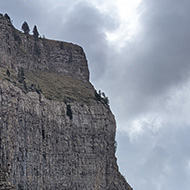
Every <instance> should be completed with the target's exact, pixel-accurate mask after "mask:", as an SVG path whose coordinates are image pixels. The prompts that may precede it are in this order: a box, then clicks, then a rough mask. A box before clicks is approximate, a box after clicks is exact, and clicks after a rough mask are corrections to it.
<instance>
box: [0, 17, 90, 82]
mask: <svg viewBox="0 0 190 190" xmlns="http://www.w3.org/2000/svg"><path fill="white" fill-rule="evenodd" d="M0 42H1V43H0V66H2V67H5V66H6V67H8V68H11V69H18V67H23V68H25V69H29V70H33V71H35V70H42V71H51V72H55V73H61V74H64V75H65V74H66V75H70V76H73V77H76V78H78V79H80V80H83V81H88V80H89V70H88V66H87V61H86V57H85V54H84V51H83V49H82V48H81V47H80V46H78V45H74V44H72V43H66V42H59V41H54V40H48V39H45V38H37V39H35V38H34V36H31V35H28V34H26V35H23V33H22V32H20V31H18V30H16V29H15V28H14V27H13V25H12V24H11V22H10V21H9V20H7V19H6V18H5V17H4V16H3V15H1V14H0Z"/></svg>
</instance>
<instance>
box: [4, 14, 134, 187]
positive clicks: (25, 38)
mask: <svg viewBox="0 0 190 190" xmlns="http://www.w3.org/2000/svg"><path fill="white" fill-rule="evenodd" d="M15 36H17V37H15ZM0 41H1V43H0V185H1V176H4V177H5V176H6V180H4V183H2V184H3V185H4V186H5V187H7V188H13V187H14V189H17V190H22V189H23V190H25V189H29V190H33V189H34V190H36V189H37V190H38V189H39V190H59V189H60V190H62V189H63V190H131V187H130V186H129V184H128V183H127V182H126V180H125V179H124V177H123V176H122V175H121V174H120V173H119V171H118V166H117V163H116V157H115V151H116V150H115V149H116V147H115V131H116V123H115V119H114V116H113V114H112V113H111V111H110V109H109V106H108V104H107V102H106V101H105V100H104V98H102V97H101V96H100V95H98V94H97V93H96V92H95V90H94V88H93V86H92V85H91V84H90V83H89V71H88V66H87V61H86V58H85V54H84V52H83V50H82V48H81V47H79V46H77V45H73V44H68V43H65V42H57V41H52V40H46V39H37V40H36V39H34V38H33V36H30V35H25V34H23V33H21V32H19V31H17V30H16V29H15V28H14V27H13V26H12V24H11V22H10V20H7V18H5V17H4V16H3V15H0ZM35 44H36V45H37V46H38V48H39V49H38V50H39V52H38V53H35V50H34V49H35ZM21 68H22V72H21V71H20V69H21ZM35 72H36V73H37V72H39V73H38V74H36V73H35ZM48 78H50V80H49V81H48ZM47 81H48V82H47ZM52 81H53V82H52ZM51 82H52V84H51ZM55 92H56V93H55ZM2 168H5V169H4V170H2ZM1 171H4V173H2V172H1ZM3 179H5V178H3ZM7 181H9V183H8V182H7ZM6 185H7V186H6Z"/></svg>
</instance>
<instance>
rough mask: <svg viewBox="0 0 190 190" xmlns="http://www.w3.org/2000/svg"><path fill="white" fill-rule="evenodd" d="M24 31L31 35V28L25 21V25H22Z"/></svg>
mask: <svg viewBox="0 0 190 190" xmlns="http://www.w3.org/2000/svg"><path fill="white" fill-rule="evenodd" d="M22 30H23V31H24V33H25V34H29V32H30V28H29V26H28V23H27V22H26V21H24V23H23V24H22Z"/></svg>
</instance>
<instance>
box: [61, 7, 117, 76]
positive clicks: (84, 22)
mask: <svg viewBox="0 0 190 190" xmlns="http://www.w3.org/2000/svg"><path fill="white" fill-rule="evenodd" d="M116 27H117V22H116V21H115V20H114V19H113V18H111V17H110V16H109V15H106V14H104V13H101V12H100V11H99V10H98V9H96V8H95V7H92V6H91V5H89V4H87V3H79V4H77V5H76V6H75V7H74V8H73V11H72V12H70V14H69V15H68V19H67V21H66V22H65V23H64V26H63V28H62V30H61V31H62V32H63V33H64V34H63V35H64V38H65V39H66V40H68V41H74V42H76V43H78V44H80V45H82V46H83V47H84V48H85V50H86V51H87V56H88V60H89V66H90V69H91V71H92V73H91V75H92V80H95V79H96V78H99V77H101V76H102V75H103V73H104V72H105V70H106V67H107V66H108V65H107V63H108V54H109V46H108V42H107V39H106V35H105V32H106V31H113V30H114V29H115V28H116Z"/></svg>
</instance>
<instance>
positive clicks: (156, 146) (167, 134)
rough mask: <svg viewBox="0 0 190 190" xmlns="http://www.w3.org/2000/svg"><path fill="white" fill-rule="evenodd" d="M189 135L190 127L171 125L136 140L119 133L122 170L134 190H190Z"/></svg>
mask: <svg viewBox="0 0 190 190" xmlns="http://www.w3.org/2000/svg"><path fill="white" fill-rule="evenodd" d="M189 135H190V128H189V126H177V127H173V126H169V124H168V126H167V127H165V128H162V129H160V130H159V131H157V132H156V133H150V132H149V131H146V132H145V134H144V135H142V136H140V138H138V140H137V141H130V139H129V138H128V137H127V136H125V135H124V134H123V133H118V135H117V139H118V141H119V142H120V143H119V145H118V157H119V158H120V159H119V163H120V165H122V167H121V168H120V169H121V171H122V172H123V174H124V175H125V176H127V179H128V180H129V181H130V183H131V184H133V185H134V189H136V190H140V189H141V190H142V189H143V190H144V189H155V190H159V189H165V190H173V189H183V190H188V189H189V186H190V182H189V177H190V168H189V167H188V162H189V160H190V145H189ZM124 150H125V151H124ZM131 163H133V164H131Z"/></svg>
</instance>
